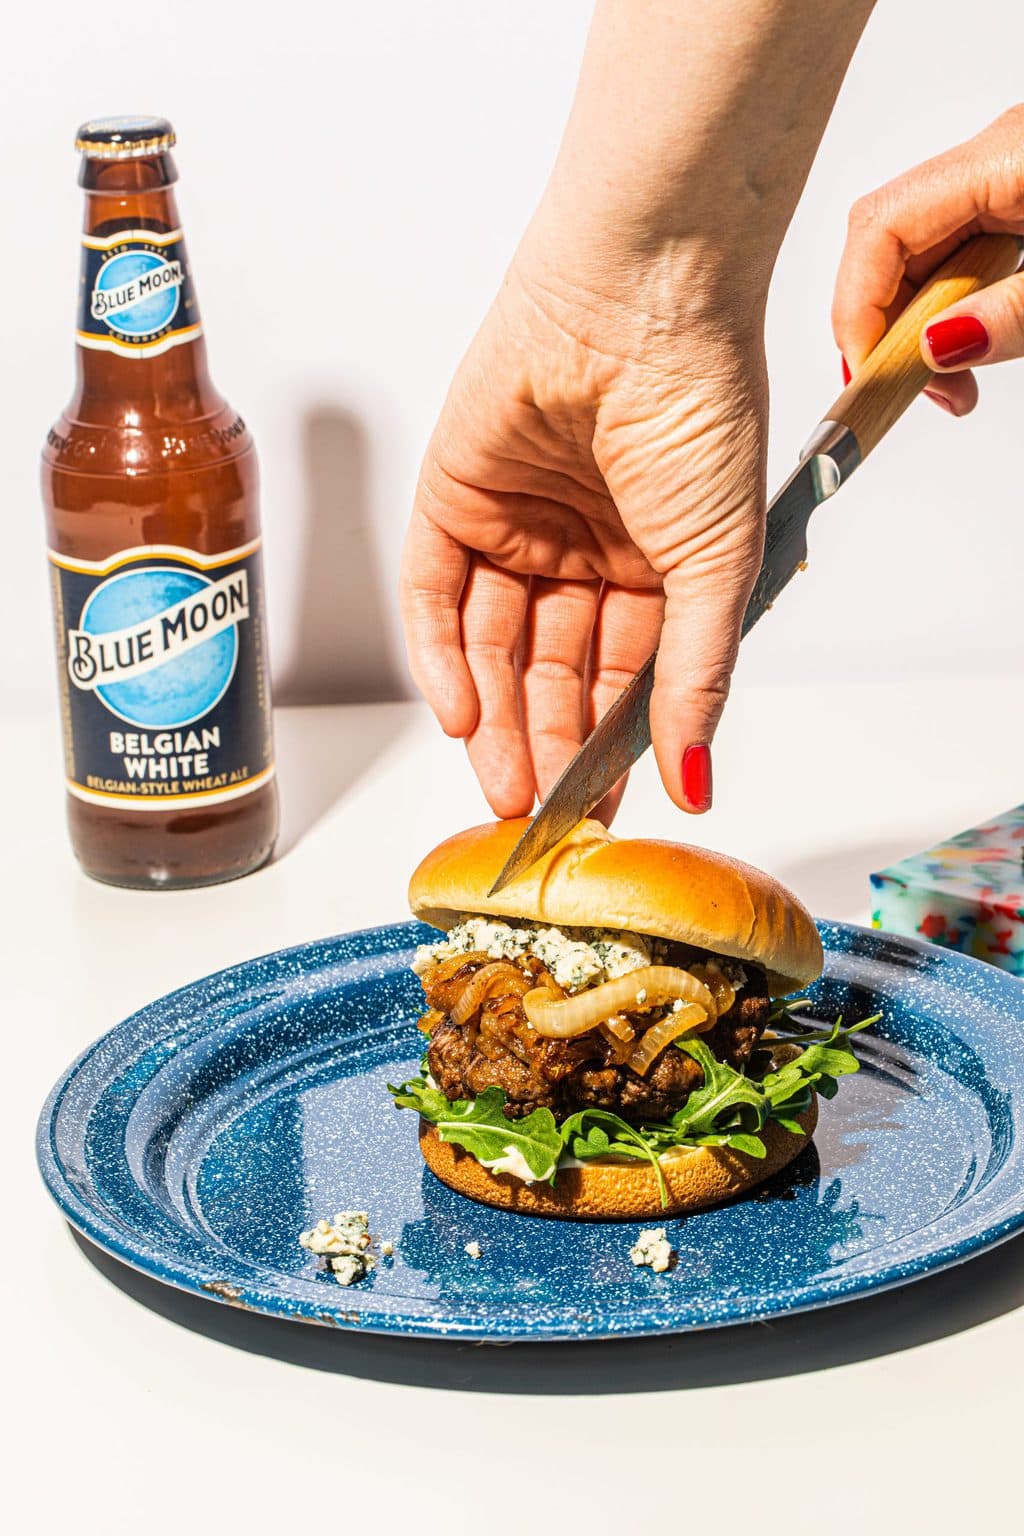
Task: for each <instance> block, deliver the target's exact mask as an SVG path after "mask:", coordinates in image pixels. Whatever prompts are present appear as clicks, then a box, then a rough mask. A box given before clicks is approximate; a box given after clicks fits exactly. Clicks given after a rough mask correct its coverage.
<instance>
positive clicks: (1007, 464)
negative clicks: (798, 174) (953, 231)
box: [0, 0, 1024, 754]
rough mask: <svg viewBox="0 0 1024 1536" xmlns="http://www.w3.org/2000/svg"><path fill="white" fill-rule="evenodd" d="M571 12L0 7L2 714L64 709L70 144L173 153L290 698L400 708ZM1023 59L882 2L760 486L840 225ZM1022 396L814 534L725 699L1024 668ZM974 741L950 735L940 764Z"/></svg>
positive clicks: (833, 161)
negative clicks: (435, 461) (54, 463)
mask: <svg viewBox="0 0 1024 1536" xmlns="http://www.w3.org/2000/svg"><path fill="white" fill-rule="evenodd" d="M709 3H710V0H709ZM589 12H590V4H589V0H560V3H557V4H556V3H552V0H489V3H485V4H481V3H479V0H430V3H429V4H424V3H422V0H374V3H373V4H370V5H367V4H365V3H355V0H335V3H332V4H321V3H311V4H306V5H304V6H291V7H287V6H282V5H280V4H275V5H265V4H249V5H244V4H241V3H232V4H225V3H223V0H204V3H202V4H197V3H194V0H176V3H175V4H174V5H173V6H171V7H168V6H152V5H144V6H139V7H134V8H131V9H129V10H128V11H122V12H120V13H118V14H117V16H114V15H111V16H109V17H108V16H106V14H105V13H102V14H101V13H99V12H97V11H96V10H95V8H89V7H86V6H83V5H82V4H81V3H80V0H77V3H72V0H51V3H50V4H48V5H45V6H44V5H41V4H36V5H34V6H18V7H17V8H16V9H15V8H12V11H11V12H10V13H9V14H8V16H7V19H6V21H5V36H4V44H3V52H4V58H3V61H2V64H0V71H2V76H3V101H4V143H3V148H2V150H0V155H2V156H3V167H4V176H3V203H4V210H5V213H4V220H3V230H4V233H3V240H2V242H0V263H2V271H0V294H2V296H3V336H4V351H3V361H2V362H0V464H2V465H3V475H4V493H5V494H4V500H5V503H6V527H5V550H4V559H3V563H2V571H3V575H2V581H3V602H2V604H0V623H2V625H3V628H4V640H5V643H4V644H3V647H2V656H0V706H2V707H4V708H5V709H6V710H11V709H13V708H16V707H17V708H20V707H27V708H30V709H34V708H40V709H42V708H49V707H51V692H52V672H53V660H52V655H51V640H50V629H49V610H48V596H47V588H46V581H45V569H44V562H43V543H44V540H43V527H42V518H41V512H40V508H39V499H38V489H37V467H36V466H37V454H38V449H39V446H40V444H41V442H42V439H43V436H44V433H45V431H46V429H47V427H48V426H49V424H50V422H51V419H52V418H53V417H54V416H55V415H56V413H57V411H58V410H59V408H60V406H61V404H62V403H63V401H64V399H65V398H66V396H67V394H68V392H69V389H70V385H71V377H72V356H73V342H72V328H73V302H74V292H75V282H76V275H77V265H78V251H77V229H78V222H79V216H80V194H79V192H78V188H77V186H76V183H75V174H76V161H75V156H74V154H73V152H72V149H71V142H72V138H73V134H74V130H75V128H76V126H77V124H78V123H79V121H80V120H82V119H83V118H85V117H88V116H90V115H100V114H108V113H121V112H132V111H151V112H157V113H164V114H167V115H168V116H170V117H171V119H172V120H173V122H174V124H175V126H176V128H177V130H178V135H179V151H178V164H179V169H180V172H181V184H180V188H179V192H180V202H181V207H182V213H183V218H184V223H185V227H186V231H187V235H188V239H189V244H190V248H191V254H192V258H193V262H194V267H195V271H196V274H197V279H198V287H199V295H200V301H201V304H202V307H203V314H204V319H205V322H206V327H207V333H208V337H209V343H210V352H211V359H212V363H213V367H214V374H215V377H216V380H217V382H218V384H219V385H220V387H221V388H222V390H223V391H224V392H225V393H226V394H227V395H228V397H229V398H230V399H231V400H232V402H234V403H235V404H236V405H237V406H238V407H240V409H241V410H242V412H243V414H244V415H245V416H246V418H247V419H248V421H249V423H250V425H251V426H252V428H253V430H254V432H255V436H256V441H257V444H258V446H259V449H260V455H261V460H262V466H263V477H264V521H265V529H266V536H267V545H268V564H269V575H270V583H271V614H272V644H273V652H274V663H275V673H276V677H277V687H278V696H279V698H281V699H289V698H290V699H293V700H294V699H305V700H310V699H342V698H367V697H397V696H401V694H402V693H403V692H404V691H406V690H407V689H408V687H409V685H408V681H407V678H406V674H405V672H404V666H403V661H402V657H401V644H400V639H399V635H398V630H397V624H396V619H395V605H394V597H393V593H394V586H395V580H396V572H397V561H398V550H399V545H400V541H401V535H402V529H403V526H404V522H405V518H406V514H407V509H408V506H409V502H410V498H411V494H412V489H413V485H414V483H415V477H416V470H417V465H418V461H419V458H420V455H421V453H422V450H423V446H424V444H425V441H426V439H427V436H428V433H429V431H430V428H431V426H432V423H433V420H434V418H435V416H436V413H437V410H438V408H439V406H440V403H441V400H442V398H443V396H444V392H445V390H446V387H447V383H448V380H449V377H450V375H451V372H452V369H453V368H454V366H455V363H456V361H457V359H458V357H459V355H460V354H461V352H462V350H463V349H464V347H465V346H466V344H467V342H468V340H469V338H470V336H471V335H472V333H473V331H474V329H475V326H476V324H477V322H478V320H479V318H480V316H481V315H482V313H483V311H484V309H485V307H486V305H487V303H488V302H489V299H490V296H491V294H492V292H493V291H494V289H495V287H496V285H497V284H498V282H499V280H500V278H501V274H502V270H503V267H504V265H505V263H506V261H507V259H508V257H509V255H510V253H511V251H512V249H513V246H514V244H515V242H516V239H517V237H518V235H519V232H520V231H521V229H522V227H523V225H524V223H525V221H526V220H527V218H528V216H529V214H530V211H531V208H532V206H533V203H534V201H535V199H536V197H537V195H538V193H539V191H540V189H541V187H542V185H543V182H544V179H545V176H546V173H547V170H548V167H549V165H550V163H551V160H552V157H553V154H554V151H555V148H556V145H557V142H558V138H559V134H560V131H561V126H562V123H563V120H564V117H565V114H566V111H567V108H568V105H569V101H570V97H571V92H572V89H573V84H574V79H575V73H576V69H577V64H578V60H579V56H580V53H581V50H582V46H583V40H584V35H585V29H586V24H587V20H588V17H589ZM1022 44H1024V17H1022V16H1021V13H1020V10H1019V7H1017V6H1015V5H1011V4H1009V3H1008V0H992V3H990V4H987V5H986V4H979V5H977V6H975V7H974V8H973V10H972V11H971V12H970V13H969V14H967V13H965V12H964V11H963V9H962V7H960V6H957V5H954V4H950V3H945V0H930V3H929V0H917V3H910V0H882V3H880V5H879V7H878V11H877V13H876V15H875V17H874V18H873V20H872V22H871V23H870V24H869V28H868V32H867V35H866V37H865V40H864V42H863V44H862V47H861V50H860V52H859V54H858V56H857V58H856V60H855V61H854V65H853V68H852V70H851V72H850V76H849V78H848V81H847V84H846V86H845V88H844V91H843V93H842V95H841V97H840V100H839V104H838V106H837V109H836V112H835V115H834V118H833V121H832V124H831V126H830V128H829V131H828V133H827V135H826V138H825V141H824V143H823V145H822V149H821V152H820V154H819V156H818V160H817V162H816V165H815V168H814V171H813V173H812V176H811V180H810V183H809V185H808V188H807V192H806V194H805V197H804V200H803V203H802V205H801V208H800V210H799V212H798V214H797V217H796V220H795V222H794V224H793V226H792V229H791V232H790V236H789V239H788V241H787V243H786V246H785V249H784V252H783V255H782V259H781V261H780V264H779V268H778V272H777V276H776V281H775V285H774V289H773V293H772V301H771V311H770V316H769V328H768V343H769V359H770V367H771V375H772V382H773V419H772V466H771V480H772V482H773V484H774V483H775V482H777V481H778V480H779V479H780V478H781V477H782V476H783V475H784V474H785V473H786V471H787V468H788V466H789V465H790V463H791V462H792V461H793V458H794V455H795V453H796V452H797V450H798V448H799V446H800V444H801V443H802V442H803V440H804V439H805V437H806V435H807V433H808V432H809V430H810V428H811V427H812V425H813V424H814V423H815V422H816V420H817V419H818V417H819V416H820V415H821V414H822V413H823V412H824V410H825V409H826V408H827V406H828V405H829V404H830V402H831V400H832V399H833V397H834V396H835V394H836V393H837V392H838V389H839V385H840V377H839V359H838V356H837V354H836V350H835V347H834V345H833V342H832V338H831V333H830V329H829V301H830V295H831V286H832V280H833V276H834V272H835V267H836V262H837V259H838V256H839V252H840V249H841V245H842V238H843V231H844V225H845V217H846V210H847V208H848V205H849V203H850V202H851V201H852V200H853V198H854V197H855V196H856V195H857V194H858V193H859V192H862V191H865V190H867V189H869V188H870V187H872V186H873V185H875V184H877V183H878V182H880V181H881V180H884V179H886V178H887V177H889V176H890V175H892V174H894V173H895V172H897V171H899V170H900V169H902V168H904V167H905V166H908V165H910V164H912V163H914V162H915V161H917V160H919V159H921V158H923V157H925V156H926V155H928V154H931V153H934V152H935V151H937V150H940V149H942V148H944V147H946V146H948V145H950V144H952V143H954V142H955V141H956V140H958V139H961V138H963V137H966V136H968V135H969V134H971V133H972V132H974V131H976V130H977V129H978V128H980V127H981V126H982V125H983V124H984V123H985V122H987V121H988V120H989V119H990V118H991V117H993V116H994V115H995V114H996V113H997V112H999V111H1001V110H1002V109H1003V108H1004V107H1006V106H1008V105H1010V104H1011V103H1013V102H1014V101H1017V100H1019V99H1021V98H1022V97H1024V77H1022V75H1021V72H1020V58H1021V48H1022ZM736 260H737V261H738V262H742V260H743V252H742V250H739V251H737V253H736ZM1021 378H1022V374H1021V369H1020V365H1010V366H1008V367H1005V368H1004V369H1002V370H1000V371H999V372H998V374H997V373H996V372H995V371H992V372H989V373H988V374H986V375H985V376H984V377H983V379H982V384H983V393H984V399H983V405H982V408H980V409H979V411H978V412H977V414H976V416H975V417H974V418H973V419H972V420H970V421H965V422H955V421H952V420H950V419H949V418H948V417H947V416H945V415H944V414H943V413H942V412H940V411H939V410H938V409H936V408H934V407H929V406H928V405H927V403H921V404H918V405H917V406H915V407H914V409H913V410H912V411H911V412H910V414H909V416H908V417H907V418H906V419H905V420H904V422H903V423H902V424H901V425H900V426H899V428H898V430H897V431H896V432H895V433H894V434H893V435H892V437H891V438H890V440H889V441H888V442H887V443H885V444H883V446H882V447H881V448H880V449H879V450H878V452H877V454H876V456H875V458H874V459H873V460H872V461H871V462H870V463H869V464H868V465H867V466H865V468H864V469H863V470H862V471H861V472H860V474H859V476H858V477H857V479H856V480H855V481H854V482H853V483H852V485H851V486H850V487H849V488H848V489H847V490H846V491H844V493H843V495H842V497H841V499H840V500H837V501H836V502H834V503H833V504H832V506H831V507H830V508H828V509H827V510H825V511H823V512H822V513H821V514H820V515H819V521H818V525H817V527H816V529H815V532H814V535H813V543H812V551H811V554H812V567H811V569H812V574H811V576H810V577H808V578H807V579H806V580H805V581H803V582H801V583H800V584H799V587H798V589H795V590H794V591H793V592H792V593H790V594H788V595H787V598H786V600H785V601H784V602H783V603H782V604H781V605H780V606H779V607H778V608H777V609H776V610H775V612H774V613H773V614H772V615H771V617H770V618H769V619H767V620H766V621H765V622H764V624H763V625H762V626H761V627H760V628H759V629H758V631H757V633H756V635H755V636H754V637H752V639H751V640H750V642H748V644H747V646H746V648H745V655H744V657H743V659H742V661H741V675H742V676H743V677H744V678H747V679H768V678H770V679H773V680H780V681H781V680H786V681H796V680H799V679H801V678H804V677H812V676H813V677H822V676H827V677H833V676H834V677H836V678H858V679H862V680H870V679H873V678H881V677H887V678H892V677H894V676H897V677H898V676H910V677H926V676H927V677H935V676H943V675H946V674H948V673H965V672H971V671H975V670H977V669H980V668H985V669H993V670H999V671H1001V672H1004V673H1006V674H1010V673H1011V672H1018V673H1019V670H1020V665H1021V662H1022V660H1024V644H1022V633H1024V627H1022V624H1021V593H1022V573H1024V516H1022V508H1021V491H1020V477H1019V469H1018V464H1019V455H1020V442H1021V434H1022V430H1024V424H1022V412H1021ZM1008 707H1010V706H1009V701H1008ZM983 729H984V723H983V722H981V721H963V720H951V721H950V741H951V747H952V746H953V744H954V742H955V737H956V735H957V734H958V733H959V732H962V731H964V730H970V731H972V732H976V731H979V730H983ZM844 749H848V750H851V751H861V752H867V753H869V754H870V753H871V752H872V751H875V750H879V744H873V743H865V742H851V743H848V744H846V747H845V748H844Z"/></svg>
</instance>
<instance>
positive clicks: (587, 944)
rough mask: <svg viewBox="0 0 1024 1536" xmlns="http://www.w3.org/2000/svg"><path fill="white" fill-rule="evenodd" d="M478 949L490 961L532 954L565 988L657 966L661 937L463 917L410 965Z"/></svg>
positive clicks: (420, 969)
mask: <svg viewBox="0 0 1024 1536" xmlns="http://www.w3.org/2000/svg"><path fill="white" fill-rule="evenodd" d="M474 950H478V951H482V952H483V953H484V954H485V955H487V957H488V959H490V960H511V961H513V962H514V961H516V960H519V959H522V957H523V956H524V955H534V956H536V958H537V959H538V960H541V961H542V962H543V963H544V965H546V966H547V968H548V970H549V971H550V972H551V974H552V976H553V977H554V978H555V980H556V981H557V982H558V985H559V986H560V987H564V989H565V990H566V992H581V991H582V990H583V989H584V988H585V987H593V986H597V985H598V983H599V982H602V981H613V980H614V979H615V977H616V976H628V975H629V973H630V971H639V970H641V969H642V967H643V966H645V965H657V964H658V963H659V961H660V960H661V958H662V957H663V956H664V953H665V944H664V941H663V940H661V939H654V938H649V937H648V936H647V935H646V934H639V933H624V932H619V931H616V930H614V929H605V928H570V929H563V928H544V927H542V926H541V925H540V924H539V923H519V924H515V925H513V924H512V923H504V922H502V921H501V920H500V919H495V918H489V917H472V916H466V917H463V918H461V919H460V921H459V922H458V923H456V925H455V927H454V928H452V929H450V931H449V932H448V934H447V936H446V937H445V938H443V939H440V940H438V942H437V943H436V944H421V945H420V946H419V948H418V949H417V951H416V956H415V959H414V960H413V965H412V968H413V970H414V971H415V972H416V974H417V976H422V975H423V974H424V972H425V971H427V970H429V968H430V966H432V965H435V964H436V963H437V962H438V961H440V960H448V959H450V958H451V957H452V956H453V955H466V954H469V953H470V952H471V951H474Z"/></svg>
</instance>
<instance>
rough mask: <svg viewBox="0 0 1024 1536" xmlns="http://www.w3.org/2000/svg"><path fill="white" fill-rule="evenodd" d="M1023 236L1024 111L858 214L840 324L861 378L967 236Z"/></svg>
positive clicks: (857, 207) (901, 180)
mask: <svg viewBox="0 0 1024 1536" xmlns="http://www.w3.org/2000/svg"><path fill="white" fill-rule="evenodd" d="M985 229H988V230H996V229H1008V230H1016V231H1018V232H1020V231H1021V230H1022V229H1024V107H1015V108H1013V109H1011V110H1010V111H1009V112H1006V113H1004V114H1003V115H1002V117H999V118H997V119H996V121H995V122H994V123H991V124H990V125H989V126H988V127H987V128H985V129H984V130H983V131H982V132H981V133H979V134H978V135H977V136H976V137H975V138H973V139H971V140H969V141H968V142H967V143H965V144H958V145H957V146H956V147H955V148H953V149H950V150H948V151H946V153H944V154H941V155H937V156H935V157H934V159H931V160H926V161H925V162H924V163H923V164H922V165H918V166H915V167H914V168H913V169H912V170H909V171H907V172H905V173H904V174H903V175H902V176H898V177H896V178H895V180H893V181H890V182H888V183H887V184H886V185H885V186H883V187H879V188H878V189H877V191H874V192H871V193H869V194H868V196H866V197H862V198H860V199H859V200H858V201H857V202H856V203H854V205H853V207H852V209H851V210H850V218H849V225H848V229H847V236H846V246H845V249H844V251H843V255H842V259H841V261H840V264H839V272H838V275H837V278H836V288H835V296H834V298H833V303H832V325H833V329H834V331H835V337H836V341H837V342H838V344H839V348H840V351H841V352H842V353H843V354H844V356H845V357H846V359H847V361H848V362H849V364H850V366H851V368H852V369H853V371H854V373H856V371H857V367H858V365H859V364H860V363H861V362H863V360H864V358H865V357H866V356H867V354H868V353H869V352H870V350H871V348H872V347H873V346H875V344H876V343H877V342H878V340H879V339H880V337H881V336H882V334H883V332H884V330H885V328H886V325H887V323H891V320H892V318H893V313H892V312H891V311H892V310H893V307H894V306H895V312H897V313H898V311H899V309H902V308H903V305H904V303H905V302H906V295H902V294H901V286H903V287H906V281H905V280H909V285H910V288H911V290H913V289H916V288H917V287H919V286H920V284H921V283H922V282H923V281H924V279H925V278H926V277H927V276H928V275H929V274H930V273H931V272H933V271H934V270H935V268H936V267H937V266H939V265H940V264H941V262H943V261H944V260H945V259H946V257H947V256H948V255H950V254H951V252H952V251H953V250H955V249H956V247H957V245H959V244H960V243H961V241H962V240H964V239H965V238H966V237H967V236H968V235H970V234H975V233H977V232H978V231H979V230H985Z"/></svg>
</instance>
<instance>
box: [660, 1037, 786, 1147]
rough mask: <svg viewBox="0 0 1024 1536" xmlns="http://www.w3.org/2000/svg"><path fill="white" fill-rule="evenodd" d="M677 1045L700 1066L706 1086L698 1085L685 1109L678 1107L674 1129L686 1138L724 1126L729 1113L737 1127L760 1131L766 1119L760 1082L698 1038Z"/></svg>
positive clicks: (673, 1123)
mask: <svg viewBox="0 0 1024 1536" xmlns="http://www.w3.org/2000/svg"><path fill="white" fill-rule="evenodd" d="M676 1045H677V1046H678V1047H679V1049H680V1050H681V1051H685V1052H686V1054H687V1056H692V1057H693V1059H694V1061H695V1062H696V1063H697V1065H698V1066H699V1067H700V1069H701V1071H702V1072H703V1073H704V1086H703V1088H695V1089H694V1091H693V1093H691V1094H690V1097H689V1098H688V1099H687V1101H686V1103H685V1104H684V1105H683V1107H682V1109H677V1110H676V1112H675V1114H674V1115H673V1116H672V1118H671V1120H670V1122H669V1123H670V1124H671V1125H672V1126H673V1127H674V1129H675V1130H676V1131H677V1132H678V1133H679V1134H680V1135H683V1136H685V1137H686V1138H687V1139H689V1138H691V1137H698V1136H702V1135H707V1134H708V1133H710V1132H713V1131H719V1130H721V1129H722V1116H724V1115H728V1116H729V1117H730V1123H735V1124H736V1126H737V1128H738V1129H745V1130H748V1131H749V1130H753V1131H759V1130H760V1129H761V1126H762V1125H763V1124H764V1120H765V1113H764V1093H763V1091H762V1088H761V1085H760V1083H757V1082H755V1081H754V1080H753V1079H752V1078H749V1077H744V1075H743V1073H742V1072H737V1071H736V1068H735V1067H730V1066H729V1064H728V1062H725V1061H719V1060H718V1058H717V1057H716V1056H713V1055H712V1054H711V1049H710V1047H709V1046H708V1045H707V1044H706V1043H705V1042H704V1041H703V1040H701V1039H699V1038H691V1039H682V1040H677V1041H676ZM744 1111H746V1112H747V1113H746V1114H744Z"/></svg>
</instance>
